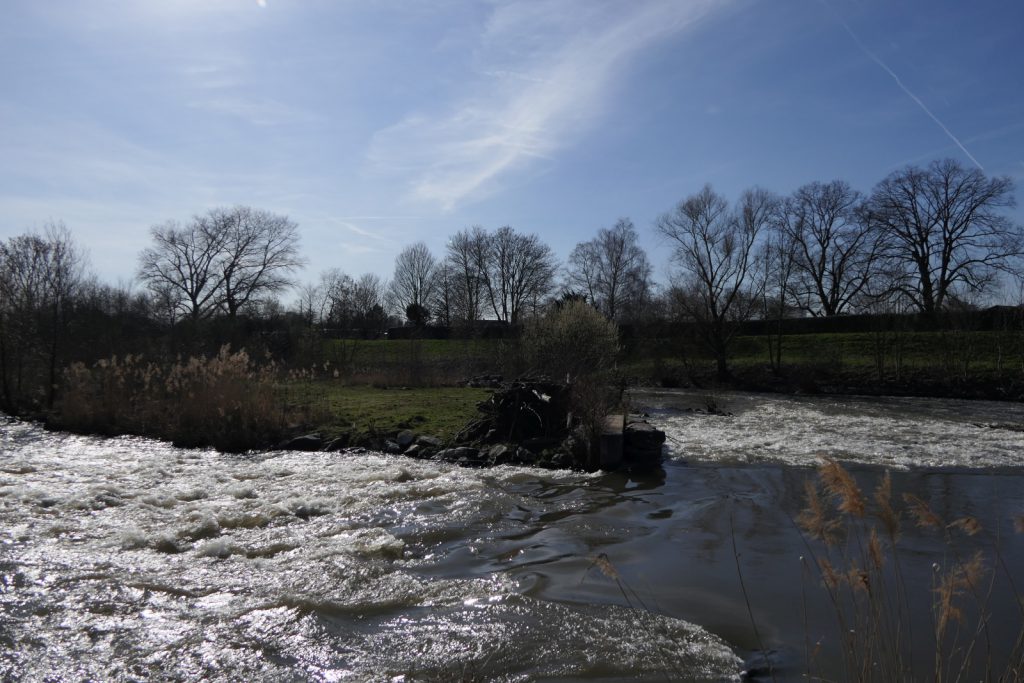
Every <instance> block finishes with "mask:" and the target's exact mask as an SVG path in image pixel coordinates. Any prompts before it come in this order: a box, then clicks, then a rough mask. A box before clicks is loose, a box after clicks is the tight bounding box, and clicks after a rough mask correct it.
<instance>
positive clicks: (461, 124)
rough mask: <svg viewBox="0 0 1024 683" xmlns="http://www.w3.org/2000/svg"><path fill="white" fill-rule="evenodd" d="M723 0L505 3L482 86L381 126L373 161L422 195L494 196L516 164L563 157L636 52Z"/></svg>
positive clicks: (456, 200)
mask: <svg viewBox="0 0 1024 683" xmlns="http://www.w3.org/2000/svg"><path fill="white" fill-rule="evenodd" d="M720 7H724V4H723V3H720V2H714V1H713V0H703V1H701V2H691V3H687V4H681V3H660V2H657V3H642V4H640V3H637V4H631V5H618V4H609V5H601V6H597V5H596V4H593V3H583V4H575V3H572V4H567V3H565V2H560V3H557V4H555V3H528V4H526V5H522V4H520V5H511V6H504V7H502V8H499V9H498V10H497V11H496V12H495V14H494V15H493V16H492V18H491V21H490V22H489V23H488V26H487V29H486V31H485V33H484V34H483V35H482V37H481V48H480V51H479V55H478V58H479V60H480V61H482V62H484V63H483V64H481V65H480V67H479V68H478V71H477V75H478V76H480V77H481V78H480V80H479V81H477V82H476V90H475V91H474V92H471V93H469V94H466V95H465V96H463V97H462V98H461V99H460V100H458V101H456V102H454V103H452V104H451V105H450V106H448V107H447V109H446V111H443V112H441V113H439V114H434V115H431V116H428V115H424V114H413V115H410V116H407V117H406V118H405V119H404V120H403V121H401V122H399V123H398V124H396V125H393V126H391V127H389V128H385V129H383V130H380V131H378V132H377V133H376V134H375V136H374V138H373V140H372V142H371V146H370V151H369V161H370V163H371V165H372V166H373V167H374V168H375V169H377V170H381V171H384V172H391V173H398V174H404V175H406V176H407V178H406V182H407V184H408V194H409V196H410V197H411V198H412V199H414V200H419V201H424V202H428V203H433V204H437V205H439V206H440V207H441V208H442V209H444V210H449V211H450V210H452V209H454V208H455V207H456V206H457V205H460V204H462V203H464V202H466V201H471V200H475V199H479V198H481V197H482V196H486V195H488V194H490V193H492V192H494V191H495V190H496V189H497V185H498V184H499V182H500V181H501V180H503V179H506V177H507V176H508V174H509V173H510V172H512V171H515V170H521V169H522V168H523V167H525V166H527V165H528V164H531V163H536V162H537V160H548V161H550V160H553V158H554V156H553V155H554V154H555V152H557V151H558V150H559V149H561V148H563V147H565V146H567V145H569V144H571V143H572V142H573V141H574V140H575V139H577V138H578V136H579V135H581V134H582V133H583V132H585V131H586V130H588V129H589V128H590V127H591V126H592V124H593V122H594V121H595V120H597V119H598V118H599V117H600V115H601V113H602V112H603V111H604V109H605V108H606V106H607V104H608V101H609V99H610V98H609V95H610V94H611V93H612V92H613V90H614V85H615V77H616V76H617V75H618V71H619V70H620V69H621V68H622V67H623V66H625V65H626V63H627V62H628V60H629V58H630V57H633V56H634V55H635V54H637V53H638V52H640V51H641V50H643V49H644V48H648V47H650V46H652V45H654V44H656V43H657V42H658V41H661V40H664V39H666V38H668V37H669V36H672V35H674V34H677V33H679V32H680V31H682V30H684V29H686V28H687V27H690V26H692V25H693V24H695V23H696V22H697V21H699V20H700V19H702V18H704V17H705V16H706V15H708V14H709V13H710V12H711V11H712V10H713V9H717V8H720ZM595 8H597V9H596V10H595ZM622 8H628V9H626V10H624V11H625V15H623V10H622ZM523 45H526V46H528V47H527V48H523V47H522V46H523Z"/></svg>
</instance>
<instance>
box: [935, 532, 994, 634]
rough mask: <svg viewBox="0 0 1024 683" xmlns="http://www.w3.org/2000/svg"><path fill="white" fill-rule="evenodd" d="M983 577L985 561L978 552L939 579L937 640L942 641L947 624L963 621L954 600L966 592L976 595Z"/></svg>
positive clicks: (960, 611)
mask: <svg viewBox="0 0 1024 683" xmlns="http://www.w3.org/2000/svg"><path fill="white" fill-rule="evenodd" d="M984 575H985V559H984V555H983V554H982V552H981V551H980V550H979V551H977V552H976V553H975V554H974V556H973V557H972V558H971V559H970V560H969V561H967V562H964V563H957V564H955V565H954V566H953V567H952V568H951V569H950V570H949V571H947V572H945V573H944V574H942V575H941V576H940V577H939V581H938V587H937V588H935V593H936V595H937V597H936V633H937V639H938V640H940V641H941V640H942V637H943V636H944V635H945V633H946V627H947V626H948V625H949V622H951V621H957V622H960V621H963V617H964V614H963V610H962V609H961V608H960V607H959V606H958V605H957V604H956V599H957V598H958V597H960V596H962V595H964V594H965V593H967V592H971V593H976V592H977V591H978V587H979V585H980V582H981V580H982V578H984Z"/></svg>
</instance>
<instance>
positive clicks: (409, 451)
mask: <svg viewBox="0 0 1024 683" xmlns="http://www.w3.org/2000/svg"><path fill="white" fill-rule="evenodd" d="M422 450H423V446H421V445H419V444H418V443H414V444H413V445H411V446H409V447H408V448H406V449H405V452H403V453H402V455H407V456H409V457H410V458H417V457H422V456H421V455H420V451H422Z"/></svg>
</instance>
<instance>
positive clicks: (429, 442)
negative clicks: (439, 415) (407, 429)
mask: <svg viewBox="0 0 1024 683" xmlns="http://www.w3.org/2000/svg"><path fill="white" fill-rule="evenodd" d="M416 443H417V444H419V445H420V446H424V447H426V448H440V447H441V446H442V445H444V442H443V441H441V439H439V438H437V437H436V436H425V435H424V436H419V437H417V438H416Z"/></svg>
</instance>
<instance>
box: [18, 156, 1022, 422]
mask: <svg viewBox="0 0 1024 683" xmlns="http://www.w3.org/2000/svg"><path fill="white" fill-rule="evenodd" d="M1013 206H1014V186H1013V182H1012V181H1011V180H1010V179H1009V178H1007V177H988V176H987V175H985V174H984V173H983V172H982V171H980V170H978V169H973V168H965V167H964V166H963V165H961V164H960V163H959V162H957V161H955V160H952V159H944V160H937V161H934V162H932V163H930V164H928V165H927V166H924V167H919V166H914V165H911V166H907V167H905V168H902V169H899V170H897V171H895V172H893V173H892V174H890V175H889V176H888V177H886V178H884V179H883V180H882V181H881V182H879V183H878V184H877V185H876V186H875V187H874V188H873V189H872V190H871V192H870V193H867V194H864V193H861V192H859V191H858V190H855V189H853V188H852V187H851V186H850V185H849V183H847V182H845V181H843V180H833V181H830V182H812V183H809V184H806V185H804V186H802V187H800V188H798V189H797V190H795V191H794V192H792V193H791V194H789V195H786V196H780V195H776V194H773V193H771V192H768V191H766V190H763V189H759V188H753V189H750V190H747V191H745V192H743V193H742V194H741V195H740V196H739V197H738V198H737V199H736V200H735V201H730V200H729V199H728V198H727V197H725V196H723V195H721V194H719V193H718V192H716V191H715V190H714V189H713V188H712V187H711V186H710V185H708V186H705V187H704V188H703V189H700V190H699V191H697V192H695V193H693V194H691V195H689V196H687V197H685V198H684V199H682V200H681V201H680V202H679V203H678V204H677V205H676V206H674V207H672V208H670V209H669V210H668V211H666V212H665V213H664V214H662V215H661V216H660V217H659V218H658V219H657V220H656V221H655V224H654V226H653V230H654V232H655V233H656V234H657V235H658V236H659V237H660V238H661V239H662V240H663V241H664V243H665V244H667V245H668V246H669V247H670V248H671V263H672V267H671V271H670V272H669V273H668V278H667V284H666V285H664V286H658V285H657V284H656V283H655V282H654V279H653V267H652V265H651V263H650V260H649V258H648V256H647V254H646V253H645V251H644V249H643V248H642V247H641V246H640V241H639V237H640V235H639V232H638V230H637V228H636V226H635V225H634V224H633V223H632V221H630V220H629V219H628V218H621V219H619V220H618V221H617V222H616V223H615V224H614V225H612V226H611V227H608V228H601V229H599V230H598V231H597V232H596V234H595V235H594V236H593V238H591V239H589V240H585V241H582V242H580V243H579V244H577V245H576V246H575V247H574V248H573V250H572V251H571V252H570V254H569V255H568V258H567V259H566V261H565V262H564V263H561V262H560V261H559V259H558V258H557V257H556V255H555V254H554V252H553V251H552V249H551V248H550V247H549V246H548V245H547V244H545V243H544V241H543V240H542V239H541V238H540V237H539V236H538V235H536V234H531V233H525V232H521V231H518V230H516V229H514V228H512V227H510V226H504V227H500V228H497V229H494V230H488V229H486V228H484V227H481V226H473V227H469V228H466V229H463V230H460V231H458V232H455V233H454V234H453V235H451V236H450V238H449V239H448V241H447V243H446V245H445V249H444V252H443V253H442V254H440V255H434V254H432V253H431V251H430V249H429V248H428V247H427V245H426V244H424V243H422V242H419V243H416V244H413V245H410V246H408V247H406V248H405V249H403V250H402V251H401V252H400V253H399V254H398V255H397V257H396V259H395V264H394V271H393V273H392V276H391V278H390V279H389V280H384V279H383V278H381V277H379V276H378V275H376V274H372V273H367V274H363V275H360V276H353V275H349V274H347V273H344V272H342V271H340V270H338V269H331V270H328V271H326V272H324V273H322V274H320V276H319V279H318V280H317V281H315V282H309V283H306V284H301V283H300V282H299V280H298V274H299V273H300V272H301V270H302V269H303V267H304V266H305V260H304V259H303V258H302V257H301V255H300V248H299V229H298V226H297V225H296V224H295V223H294V222H293V221H291V220H290V219H289V218H288V217H286V216H281V215H277V214H274V213H271V212H268V211H263V210H260V209H255V208H251V207H245V206H235V207H222V208H215V209H212V210H210V211H207V212H206V213H203V214H199V215H196V216H194V217H192V218H191V219H190V220H188V221H187V222H184V223H178V222H174V221H171V222H167V223H163V224H160V225H157V226H154V227H153V228H152V229H151V230H150V238H151V239H150V245H149V246H148V247H147V248H146V249H144V250H143V252H142V253H141V254H140V255H139V261H138V267H137V272H136V275H137V282H138V284H139V285H140V286H139V287H132V286H117V287H112V286H109V285H104V284H102V283H99V282H98V281H97V280H96V278H95V277H94V276H92V275H90V274H89V273H88V271H87V268H86V259H85V257H84V254H83V252H82V251H81V249H80V248H78V247H77V246H76V245H75V243H74V241H73V239H72V238H71V234H70V232H69V231H68V230H67V229H66V228H64V227H63V226H62V225H60V224H57V225H52V226H49V227H47V228H46V229H45V230H44V231H43V232H42V233H38V234H37V233H27V234H24V235H19V236H16V237H12V238H9V239H8V240H6V241H4V242H2V243H0V384H2V396H3V402H4V405H5V407H6V408H7V409H11V408H12V407H13V406H16V405H17V404H18V403H19V401H20V400H21V398H23V397H24V396H25V395H26V393H31V392H35V393H34V394H33V396H34V399H33V400H34V401H36V402H37V403H52V401H53V396H54V392H55V391H56V389H57V386H58V384H59V376H58V375H59V371H60V368H61V367H62V366H63V364H64V363H65V362H66V361H67V360H69V359H80V358H88V357H89V355H90V353H92V354H96V353H99V352H109V350H110V349H111V348H115V349H118V348H119V349H128V350H131V351H132V352H137V349H138V348H139V347H140V346H142V345H143V344H142V343H141V342H140V341H139V340H153V339H156V340H158V341H157V343H155V344H154V345H153V348H156V349H157V350H162V351H163V352H165V353H166V352H174V351H175V350H176V349H175V347H174V346H173V345H171V346H170V347H168V345H167V344H166V343H164V341H160V340H165V339H166V338H167V337H168V336H170V337H171V338H172V339H177V340H178V341H180V340H181V339H182V338H185V339H186V340H187V339H190V338H191V337H189V335H190V334H192V335H193V336H194V335H195V331H196V330H200V329H207V330H214V333H212V336H214V337H218V335H219V334H220V333H222V332H225V331H227V332H230V333H231V334H232V335H233V336H231V338H230V339H229V340H230V341H233V342H236V343H246V342H247V341H251V340H250V339H248V338H247V336H246V334H248V332H244V331H243V333H241V334H240V333H239V332H238V331H239V330H240V329H242V330H248V331H249V332H251V331H252V329H256V328H258V329H263V328H261V327H260V324H264V323H268V321H273V322H274V324H276V325H278V326H279V327H281V326H283V327H286V328H288V329H294V328H300V329H302V330H306V331H321V332H323V331H327V330H338V331H347V332H352V331H358V332H359V333H361V334H363V335H364V336H379V335H380V334H381V333H382V332H383V331H384V330H386V329H387V328H388V327H393V326H398V325H409V326H423V325H427V324H429V323H431V322H432V323H434V324H437V325H443V326H449V327H466V328H470V329H472V328H473V327H474V326H475V325H479V324H481V321H500V322H501V323H504V324H507V325H509V326H518V325H521V324H522V323H524V322H526V321H528V320H530V319H533V318H536V317H537V316H538V314H539V313H541V312H542V311H543V310H544V309H545V308H546V307H548V306H550V305H551V304H552V302H556V301H558V300H566V299H571V300H583V301H586V302H587V303H588V304H590V305H591V306H593V307H594V308H596V309H597V310H598V311H600V312H601V313H602V314H603V315H604V316H605V317H606V318H608V319H610V320H613V321H615V322H618V323H633V324H636V323H643V322H646V321H652V320H673V321H684V322H686V323H687V324H689V325H691V326H692V328H693V329H694V331H695V333H696V334H697V335H698V337H699V338H700V340H701V341H702V342H703V343H704V345H705V346H706V348H707V349H708V350H709V351H710V352H711V354H712V355H713V356H714V358H715V359H716V361H717V367H718V371H719V374H720V375H722V376H723V377H724V376H726V375H727V374H728V356H729V350H730V346H731V344H732V342H733V339H734V337H735V335H736V331H737V329H738V323H740V322H742V321H745V320H750V319H752V318H764V319H782V318H786V317H795V316H836V315H843V314H848V313H862V312H871V311H883V310H884V311H915V312H918V313H920V314H921V315H922V316H924V317H929V316H935V315H937V314H938V313H939V312H941V311H944V310H949V309H951V308H956V307H963V306H969V305H971V304H972V303H975V302H978V301H981V300H982V297H984V296H986V295H992V294H994V293H996V291H997V290H996V288H995V286H996V284H997V283H998V282H999V281H1000V275H1005V276H1008V280H1007V279H1004V280H1005V281H1014V279H1016V280H1020V278H1021V273H1022V272H1024V269H1022V268H1021V262H1020V260H1019V259H1020V257H1021V255H1022V253H1024V240H1022V227H1021V226H1020V225H1018V224H1016V223H1014V222H1013V221H1012V220H1011V219H1010V218H1009V217H1008V215H1007V209H1009V208H1011V207H1013ZM289 291H291V292H295V293H296V295H295V298H294V302H293V303H292V304H291V305H290V306H285V305H283V304H282V303H281V301H280V297H281V296H282V295H283V294H284V293H285V292H289ZM258 323H259V324H258ZM245 325H249V327H245ZM253 326H255V328H254V327H253ZM264 326H265V325H264ZM218 341H224V340H223V339H219V338H218ZM133 345H134V346H133ZM177 350H179V351H180V349H177ZM29 387H33V388H32V389H31V391H29V389H28V388H29ZM39 387H42V390H41V391H40V390H39Z"/></svg>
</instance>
